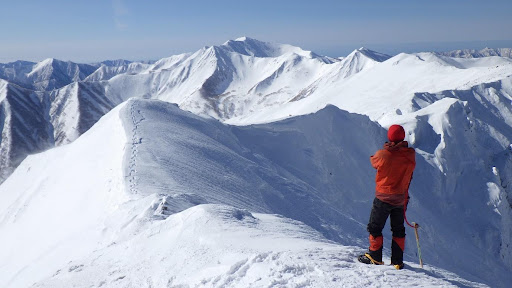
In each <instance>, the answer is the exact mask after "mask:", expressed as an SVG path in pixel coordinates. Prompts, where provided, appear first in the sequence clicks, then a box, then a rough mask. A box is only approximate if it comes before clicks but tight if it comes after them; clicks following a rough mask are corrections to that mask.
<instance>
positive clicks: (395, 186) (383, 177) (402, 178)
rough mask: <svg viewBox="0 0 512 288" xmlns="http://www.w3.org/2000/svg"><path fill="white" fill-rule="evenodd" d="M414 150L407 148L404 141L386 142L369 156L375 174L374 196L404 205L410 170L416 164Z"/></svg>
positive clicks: (396, 204)
mask: <svg viewBox="0 0 512 288" xmlns="http://www.w3.org/2000/svg"><path fill="white" fill-rule="evenodd" d="M415 155H416V152H415V151H414V149H413V148H409V147H408V144H407V142H406V141H402V142H399V143H389V142H388V143H386V144H384V149H381V150H379V151H377V152H376V153H375V155H373V156H371V157H370V162H371V163H372V166H373V168H375V169H377V176H375V184H376V187H375V191H376V193H375V196H376V197H377V198H378V199H379V200H381V201H383V202H386V203H389V204H391V205H394V206H401V205H404V201H405V195H406V193H407V190H408V189H409V183H410V182H411V179H412V172H413V171H414V167H415V166H416V160H415Z"/></svg>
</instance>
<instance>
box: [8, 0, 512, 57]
mask: <svg viewBox="0 0 512 288" xmlns="http://www.w3.org/2000/svg"><path fill="white" fill-rule="evenodd" d="M2 2H3V3H1V4H0V13H1V17H0V25H1V27H2V38H1V42H0V43H1V44H0V62H2V63H5V62H10V61H14V60H31V61H39V60H42V59H45V58H49V57H53V58H57V59H61V60H71V61H76V62H94V61H100V60H106V59H119V58H123V59H128V60H151V59H160V58H163V57H168V56H171V55H174V54H179V53H183V52H192V51H195V50H198V49H200V48H201V47H203V46H210V45H220V44H222V43H224V42H225V41H227V40H229V39H235V38H238V37H240V36H249V37H252V38H256V39H258V40H262V41H269V42H278V43H286V44H292V45H296V46H300V47H302V48H304V49H306V50H312V51H315V52H317V53H319V54H323V55H328V56H345V55H347V54H348V53H350V51H352V50H354V49H357V48H359V47H361V46H365V47H368V48H370V49H373V50H377V51H379V52H384V53H390V54H394V53H398V52H419V51H430V50H452V49H458V48H461V49H462V48H479V49H481V48H484V47H486V46H487V47H512V29H511V27H512V17H511V16H510V11H512V1H510V0H500V1H492V0H490V1H473V0H457V1H456V0H444V1H438V0H428V1H423V0H408V1H402V0H388V1H383V0H381V1H372V0H359V1H357V0H353V1H334V0H333V1H324V0H315V1H301V0H295V1H288V0H273V1H268V0H259V1H244V0H236V1H235V0H226V1H222V0H212V1H193V0H189V1H172V0H168V1H163V0H155V1H150V0H148V1H140V0H138V1H136V0H103V1H100V0H88V1H82V0H73V1H72V0H67V1H64V0H55V1H51V0H47V1H40V0H38V1H30V0H18V1H2Z"/></svg>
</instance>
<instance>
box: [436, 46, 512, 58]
mask: <svg viewBox="0 0 512 288" xmlns="http://www.w3.org/2000/svg"><path fill="white" fill-rule="evenodd" d="M438 54H439V55H443V56H448V57H457V58H481V57H489V56H500V57H507V58H512V48H484V49H482V50H475V49H462V50H454V51H449V52H438Z"/></svg>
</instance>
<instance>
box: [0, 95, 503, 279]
mask: <svg viewBox="0 0 512 288" xmlns="http://www.w3.org/2000/svg"><path fill="white" fill-rule="evenodd" d="M320 123H323V124H324V125H319V124H320ZM362 130H364V131H368V133H364V134H358V133H357V132H358V131H362ZM338 131H343V132H338ZM354 137H355V138H356V139H357V140H358V141H354ZM384 137H385V130H384V129H382V128H381V127H379V126H378V125H376V124H375V123H373V122H372V121H370V120H369V119H368V118H367V117H364V116H361V115H356V114H349V113H347V112H344V111H341V110H339V109H337V108H335V107H332V106H330V107H327V108H326V109H324V110H322V111H319V112H318V113H315V114H312V115H306V116H302V117H297V118H293V119H289V120H286V121H282V122H278V123H273V124H267V125H261V126H247V127H234V126H226V125H224V124H221V123H220V122H217V121H215V120H207V119H203V118H199V117H197V116H195V115H193V114H191V113H189V112H184V111H182V110H180V109H178V108H177V107H176V106H174V105H172V104H167V103H164V102H160V101H155V100H130V101H128V102H127V103H125V104H123V105H120V106H119V107H117V108H116V109H114V110H112V111H111V112H110V113H108V114H107V115H106V116H105V117H103V118H102V119H101V120H100V121H99V122H98V123H97V124H96V125H95V126H94V127H93V128H92V129H90V130H89V131H88V132H86V133H85V134H84V135H82V136H81V137H80V138H78V139H77V140H76V141H75V142H73V143H71V144H69V145H64V146H61V147H58V148H55V149H52V150H49V151H47V152H45V153H42V154H37V155H32V156H29V157H28V158H27V159H26V160H25V161H24V162H23V163H22V164H21V165H20V166H19V167H18V169H16V171H15V172H14V174H13V175H12V176H11V177H9V178H8V179H7V181H6V182H5V183H4V184H2V185H1V186H0V199H1V201H0V233H1V234H2V235H5V236H4V237H2V238H0V256H1V257H0V261H1V262H0V267H2V271H3V273H2V274H0V276H1V277H0V286H7V287H26V286H30V285H31V284H35V285H34V286H35V287H69V286H73V285H76V286H91V285H95V286H102V285H108V286H112V287H117V286H122V287H125V286H127V285H135V286H148V287H149V286H152V285H156V286H160V285H170V286H178V285H190V286H195V285H204V286H207V287H208V286H209V287H224V286H228V287H239V286H240V285H241V286H244V285H247V284H248V283H252V284H253V285H254V286H257V287H261V286H269V285H275V286H292V287H297V286H313V287H314V286H318V285H320V286H325V287H338V286H339V285H340V283H342V284H341V285H345V286H347V287H360V286H361V285H363V286H364V285H368V284H370V283H379V284H380V285H382V286H393V285H394V284H395V283H397V281H400V283H403V285H404V286H415V285H418V286H425V287H429V286H430V287H432V286H439V285H441V286H450V285H451V284H454V285H459V286H461V285H467V286H474V287H478V286H482V285H481V284H478V283H476V282H470V281H477V282H486V283H489V284H490V285H493V286H500V283H504V282H503V281H506V280H507V277H508V274H506V271H505V270H503V268H500V267H496V266H495V265H494V264H492V263H491V264H489V263H487V264H486V263H482V264H481V266H480V268H479V269H487V267H486V265H491V266H490V268H489V269H493V272H494V273H495V274H494V275H493V274H490V276H491V277H492V278H486V277H485V276H483V275H482V274H476V275H471V271H470V270H466V269H467V267H464V266H462V267H461V268H460V269H457V267H455V268H454V269H453V270H452V271H455V272H456V273H463V274H465V275H464V276H463V277H464V278H466V279H469V280H470V281H468V280H464V279H463V278H461V277H460V276H457V275H455V274H453V273H450V272H447V271H445V270H442V269H439V268H435V267H432V266H429V265H428V266H426V269H425V270H419V269H418V268H417V264H414V263H413V262H411V261H415V259H416V257H415V255H414V252H412V251H414V249H413V248H414V247H413V245H409V246H408V250H407V253H406V260H407V261H409V262H407V265H408V267H409V269H408V270H405V271H396V270H394V269H392V268H391V267H370V266H366V265H364V264H360V263H357V262H356V260H355V256H356V255H357V254H358V253H361V252H362V251H364V249H365V248H364V247H365V246H366V237H367V235H366V231H365V224H366V221H367V217H368V209H369V206H370V203H371V201H372V197H373V193H372V178H373V176H374V175H373V173H372V172H371V169H370V168H369V167H364V165H361V164H360V163H363V162H364V163H368V161H367V159H368V155H370V154H371V153H372V152H374V151H375V149H377V148H378V146H379V144H380V143H378V142H380V141H378V140H377V139H383V138H384ZM318 140H321V141H318ZM98 143H101V145H100V146H98ZM91 159H94V160H93V161H91ZM363 159H364V160H363ZM355 164H358V165H355ZM419 164H420V165H419V168H420V170H421V169H426V170H427V171H426V172H428V171H429V170H428V169H432V168H431V166H430V165H428V164H427V163H425V162H423V163H419ZM361 166H363V167H361ZM367 166H369V164H367ZM429 167H430V168H429ZM430 172H431V170H430ZM27 178H30V179H32V180H31V181H26V179H27ZM354 179H358V180H354ZM13 191H17V193H13ZM413 195H416V194H413ZM413 200H414V198H413ZM426 203H427V204H428V203H429V202H428V201H427V202H426ZM205 204H209V205H205ZM411 205H412V206H413V207H414V209H411V210H413V211H414V210H416V209H418V208H417V206H416V205H417V204H414V202H413V203H411ZM428 208H431V207H427V208H425V209H426V210H427V209H428ZM262 213H263V214H262ZM271 214H279V215H281V216H278V215H271ZM411 215H412V216H411V217H416V215H414V213H412V214H411ZM431 217H435V215H431ZM291 219H294V220H291ZM297 220H300V221H301V222H302V223H305V224H307V225H308V226H309V227H308V226H305V225H304V224H302V223H300V222H297ZM433 220H434V221H436V222H435V223H442V220H441V219H440V218H434V219H433ZM447 225H451V224H450V223H448V224H447ZM310 227H311V228H310ZM312 228H314V230H313V229H312ZM426 228H427V230H424V231H423V232H422V233H423V234H422V236H423V237H425V238H424V239H425V240H424V241H426V242H423V243H422V244H425V245H424V247H426V248H427V251H432V250H430V249H429V248H431V247H432V245H435V244H437V245H440V244H441V245H440V246H439V248H440V249H441V250H440V251H439V252H440V253H445V252H446V251H444V250H443V249H442V248H447V247H446V246H445V245H446V244H443V243H445V242H444V240H447V239H450V240H452V241H453V239H459V240H460V239H464V237H466V236H467V234H465V233H462V235H459V234H460V233H461V231H460V230H455V231H453V232H452V233H451V234H450V233H448V234H446V235H443V237H442V238H441V240H443V241H439V239H434V240H431V239H430V236H432V235H429V234H426V233H430V232H428V231H429V227H428V226H427V227H426ZM448 228H450V229H453V228H454V227H452V226H448ZM386 230H387V229H386ZM318 231H320V233H319V232H318ZM462 232H464V231H462ZM457 235H459V236H457ZM411 236H412V235H411V233H409V235H408V237H409V239H408V242H409V243H411V244H412V243H413V241H414V240H412V239H411ZM325 237H327V238H329V239H334V240H336V241H338V244H335V243H333V242H329V241H328V240H326V238H325ZM385 237H386V239H388V240H389V239H390V237H389V231H385ZM450 237H452V238H450ZM34 239H37V241H35V240H34ZM340 243H341V244H342V245H340ZM386 246H388V245H386ZM459 248H461V249H471V251H474V249H475V247H473V246H472V244H468V245H464V244H463V245H462V246H460V247H459ZM386 253H389V250H387V249H386ZM432 253H433V254H432ZM425 255H426V256H425V259H426V260H427V259H428V260H427V263H430V262H429V261H431V257H433V256H434V255H437V254H436V253H435V252H430V253H425ZM452 255H453V254H452ZM437 256H439V255H437ZM477 256H480V255H478V254H477ZM385 260H386V261H387V262H389V258H386V259H385ZM442 260H443V261H449V263H452V264H456V265H459V264H460V263H458V262H456V261H454V260H451V261H450V260H449V258H443V259H442ZM432 262H434V261H433V260H432ZM473 272H474V271H473Z"/></svg>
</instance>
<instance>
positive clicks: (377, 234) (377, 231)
mask: <svg viewBox="0 0 512 288" xmlns="http://www.w3.org/2000/svg"><path fill="white" fill-rule="evenodd" d="M404 138H405V130H404V128H403V127H402V126H400V125H392V126H391V127H389V129H388V139H389V142H386V143H385V144H384V148H383V149H381V150H379V151H377V152H376V153H375V155H373V156H371V157H370V162H371V164H372V166H373V168H375V169H377V176H376V177H375V184H376V188H375V191H376V192H375V199H374V200H373V207H372V211H371V213H370V221H369V223H368V226H367V230H368V232H369V233H370V236H369V239H370V247H369V249H368V252H367V253H365V254H364V255H360V256H359V257H358V260H359V262H362V263H365V264H376V265H382V264H384V262H382V244H383V237H382V229H384V225H385V224H386V221H387V219H388V216H391V217H390V219H391V231H392V232H393V240H392V243H391V265H393V266H395V268H396V269H402V268H403V267H404V263H403V255H404V247H405V227H404V209H406V207H407V202H408V199H407V198H408V196H407V195H408V190H409V184H410V182H411V179H412V173H413V171H414V167H415V166H416V160H415V155H416V153H415V151H414V149H413V148H410V147H408V143H407V141H404Z"/></svg>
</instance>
